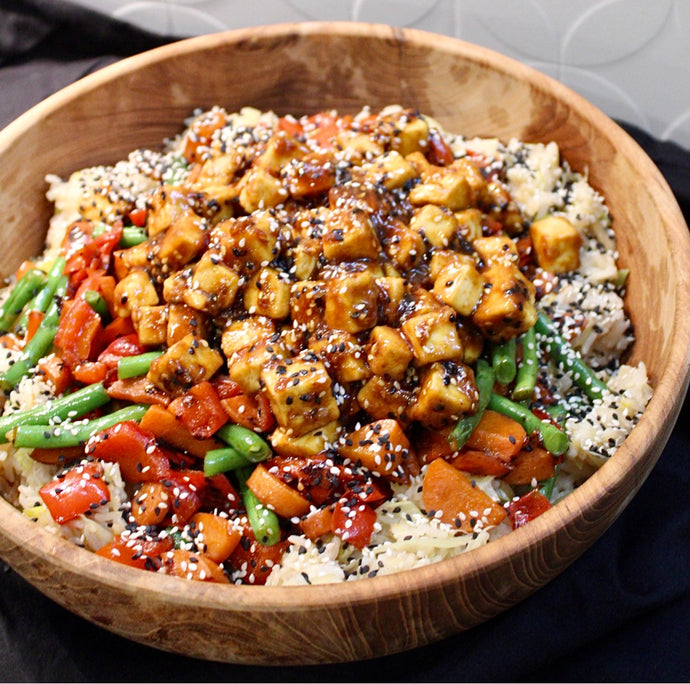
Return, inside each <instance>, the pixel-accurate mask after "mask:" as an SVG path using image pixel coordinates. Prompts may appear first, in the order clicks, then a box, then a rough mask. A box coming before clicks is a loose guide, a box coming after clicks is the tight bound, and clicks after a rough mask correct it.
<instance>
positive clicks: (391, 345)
mask: <svg viewBox="0 0 690 684" xmlns="http://www.w3.org/2000/svg"><path fill="white" fill-rule="evenodd" d="M413 358H414V353H413V352H412V348H411V347H410V344H409V343H408V341H407V340H406V339H405V336H404V335H403V334H402V333H401V332H400V331H399V330H398V329H397V328H391V327H390V326H387V325H377V326H376V327H375V328H374V329H373V330H372V331H371V334H370V335H369V342H368V344H367V363H368V365H369V368H370V369H371V371H372V373H374V374H375V375H386V376H388V377H390V378H393V379H394V380H401V379H402V378H403V377H405V371H406V370H407V367H408V366H409V365H410V363H411V361H412V359H413Z"/></svg>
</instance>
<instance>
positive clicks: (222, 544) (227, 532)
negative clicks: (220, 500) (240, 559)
mask: <svg viewBox="0 0 690 684" xmlns="http://www.w3.org/2000/svg"><path fill="white" fill-rule="evenodd" d="M189 522H190V525H191V526H192V527H193V528H196V530H197V531H198V532H199V534H200V537H196V543H197V544H201V546H200V548H201V550H202V551H203V553H205V554H206V555H207V556H208V557H209V558H210V559H211V560H213V561H215V562H216V563H222V562H223V561H224V560H226V559H227V558H228V556H229V555H230V554H231V553H232V552H233V551H234V550H235V548H236V547H237V545H238V544H239V543H240V539H241V538H242V531H241V530H239V529H237V527H235V526H234V525H233V524H232V523H231V522H230V521H229V520H228V519H227V518H224V517H222V516H220V515H214V514H213V513H195V514H194V515H193V516H192V518H191V520H190V521H189Z"/></svg>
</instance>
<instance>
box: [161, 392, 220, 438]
mask: <svg viewBox="0 0 690 684" xmlns="http://www.w3.org/2000/svg"><path fill="white" fill-rule="evenodd" d="M168 411H170V412H171V413H172V414H173V415H174V416H175V417H176V418H177V419H178V420H180V421H182V423H183V424H184V426H185V427H186V428H187V429H188V430H189V431H190V432H191V433H192V435H194V437H198V438H199V439H209V438H210V437H211V436H212V435H214V434H215V433H216V432H217V431H218V430H219V429H220V428H221V427H223V425H225V423H227V422H228V414H227V413H226V412H225V409H224V408H223V405H222V404H221V401H220V398H219V397H218V393H217V392H216V390H215V389H214V388H213V385H212V384H211V383H210V382H207V381H203V382H200V383H198V384H196V385H194V386H193V387H191V388H190V390H189V391H188V392H187V393H186V394H183V395H182V396H181V397H177V398H175V399H173V400H172V401H171V402H170V404H169V406H168Z"/></svg>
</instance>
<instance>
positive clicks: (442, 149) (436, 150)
mask: <svg viewBox="0 0 690 684" xmlns="http://www.w3.org/2000/svg"><path fill="white" fill-rule="evenodd" d="M427 144H428V147H427V155H426V156H427V159H428V160H429V162H430V163H432V164H434V165H435V166H448V165H449V164H452V163H453V160H454V159H455V156H454V155H453V150H451V149H450V146H449V145H448V143H447V142H446V141H445V140H444V139H443V136H442V135H441V134H440V133H439V132H438V130H437V129H435V128H431V129H429V137H428V139H427Z"/></svg>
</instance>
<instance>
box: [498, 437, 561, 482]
mask: <svg viewBox="0 0 690 684" xmlns="http://www.w3.org/2000/svg"><path fill="white" fill-rule="evenodd" d="M555 472H556V459H555V458H554V456H553V454H550V453H549V452H548V451H547V450H546V449H544V448H542V447H539V446H535V447H532V448H531V449H530V450H529V451H528V450H527V449H523V450H522V451H520V452H519V453H518V454H517V456H516V457H515V458H514V459H513V467H512V469H511V471H510V472H509V473H508V474H507V475H506V476H505V477H504V478H503V479H504V480H505V481H506V482H507V483H508V484H510V485H528V484H531V483H532V481H533V480H535V481H536V482H541V481H542V480H548V479H549V478H550V477H553V476H554V474H555Z"/></svg>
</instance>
